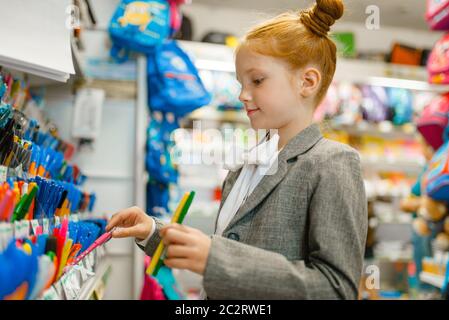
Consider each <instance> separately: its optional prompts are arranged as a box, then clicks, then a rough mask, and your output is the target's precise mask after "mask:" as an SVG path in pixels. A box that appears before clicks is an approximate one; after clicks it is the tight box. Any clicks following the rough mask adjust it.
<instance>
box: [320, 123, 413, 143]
mask: <svg viewBox="0 0 449 320" xmlns="http://www.w3.org/2000/svg"><path fill="white" fill-rule="evenodd" d="M324 126H325V127H328V128H330V129H332V130H338V131H344V132H347V133H348V134H349V135H354V136H361V135H369V136H376V137H380V138H384V139H414V138H416V135H417V131H416V127H415V126H414V125H413V124H411V123H409V124H406V125H402V126H394V125H393V124H392V123H391V122H390V121H384V122H381V123H369V122H367V121H362V122H360V123H357V124H337V123H334V122H332V121H329V122H325V123H324Z"/></svg>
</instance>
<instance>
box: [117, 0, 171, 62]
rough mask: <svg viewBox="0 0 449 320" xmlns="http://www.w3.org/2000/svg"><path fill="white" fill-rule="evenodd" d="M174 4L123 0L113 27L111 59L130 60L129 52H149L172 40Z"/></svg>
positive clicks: (156, 1)
mask: <svg viewBox="0 0 449 320" xmlns="http://www.w3.org/2000/svg"><path fill="white" fill-rule="evenodd" d="M170 32H171V29H170V5H169V3H168V1H167V0H141V1H133V0H122V1H121V3H120V5H119V6H118V8H117V9H116V11H115V13H114V15H113V17H112V19H111V22H110V24H109V34H110V36H111V40H112V42H113V45H112V48H111V56H112V57H113V58H114V59H116V60H117V61H120V62H123V61H126V60H127V59H128V55H129V51H130V50H134V51H138V52H143V53H148V52H150V51H152V50H153V48H154V46H156V45H158V44H160V43H162V41H164V40H165V39H166V38H168V37H169V35H170Z"/></svg>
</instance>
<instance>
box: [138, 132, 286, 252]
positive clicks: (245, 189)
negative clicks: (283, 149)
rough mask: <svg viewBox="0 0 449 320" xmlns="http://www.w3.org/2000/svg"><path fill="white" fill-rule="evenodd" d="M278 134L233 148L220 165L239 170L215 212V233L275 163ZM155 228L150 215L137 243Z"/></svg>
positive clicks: (230, 218) (219, 233)
mask: <svg viewBox="0 0 449 320" xmlns="http://www.w3.org/2000/svg"><path fill="white" fill-rule="evenodd" d="M278 144H279V135H278V134H274V135H273V136H272V137H271V138H270V139H269V140H267V137H266V136H265V137H264V138H263V139H262V141H261V142H260V143H259V144H258V145H257V146H255V147H253V148H252V149H250V150H249V151H247V152H246V151H244V150H243V149H240V148H236V149H234V153H233V154H232V157H228V158H227V159H226V160H225V164H224V167H225V169H228V170H230V171H237V170H239V169H240V168H242V171H241V172H240V174H239V177H238V178H237V181H236V182H235V184H234V186H233V187H232V189H231V192H230V193H229V195H228V197H227V198H226V201H225V203H224V204H223V206H222V208H221V210H220V213H219V215H218V221H217V230H216V231H215V234H217V235H222V234H223V231H224V230H225V229H226V227H227V226H228V224H229V222H231V220H232V218H234V216H235V214H236V213H237V211H238V210H239V209H240V207H241V206H242V204H243V203H244V202H245V201H246V199H247V198H248V197H249V195H250V194H251V193H252V192H253V191H254V189H255V188H256V187H257V185H258V184H259V182H260V181H261V180H262V178H263V177H264V176H265V175H266V174H267V172H268V171H269V170H270V169H271V168H272V166H273V165H275V164H276V163H277V158H278V155H279V152H280V150H278ZM155 230H156V223H155V222H154V219H153V227H152V230H151V232H150V234H149V235H148V237H147V238H146V239H144V240H142V241H138V242H137V243H138V244H140V245H141V246H145V245H146V244H147V243H148V241H149V240H150V238H151V236H152V235H153V234H154V232H155Z"/></svg>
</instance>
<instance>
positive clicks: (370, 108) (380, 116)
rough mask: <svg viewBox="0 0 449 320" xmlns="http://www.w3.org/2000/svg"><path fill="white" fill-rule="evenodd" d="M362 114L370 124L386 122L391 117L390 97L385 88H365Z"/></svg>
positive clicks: (363, 90)
mask: <svg viewBox="0 0 449 320" xmlns="http://www.w3.org/2000/svg"><path fill="white" fill-rule="evenodd" d="M362 94H363V102H362V114H363V119H365V120H367V121H370V122H381V121H385V120H387V119H388V118H389V117H390V109H389V107H388V96H387V92H386V90H385V88H384V87H378V86H363V87H362Z"/></svg>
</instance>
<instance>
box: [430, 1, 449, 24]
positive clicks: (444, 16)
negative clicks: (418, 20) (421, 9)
mask: <svg viewBox="0 0 449 320" xmlns="http://www.w3.org/2000/svg"><path fill="white" fill-rule="evenodd" d="M426 20H427V24H428V25H429V27H430V28H431V29H432V30H449V1H448V0H427V11H426Z"/></svg>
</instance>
